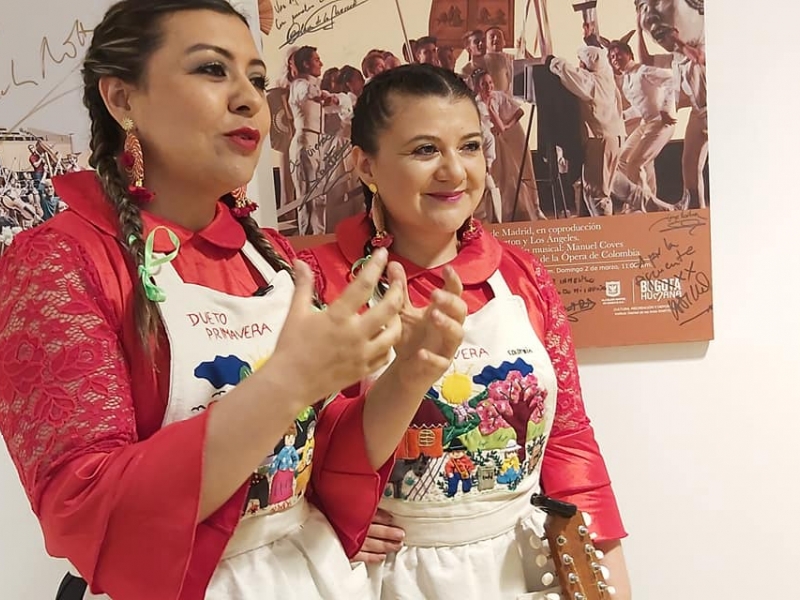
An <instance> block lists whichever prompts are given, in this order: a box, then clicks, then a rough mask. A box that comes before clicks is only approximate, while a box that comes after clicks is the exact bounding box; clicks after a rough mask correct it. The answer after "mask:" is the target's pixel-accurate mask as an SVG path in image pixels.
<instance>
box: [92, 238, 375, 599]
mask: <svg viewBox="0 0 800 600" xmlns="http://www.w3.org/2000/svg"><path fill="white" fill-rule="evenodd" d="M242 252H243V253H244V255H245V257H247V259H249V261H250V262H251V263H252V264H253V266H255V267H256V269H257V270H258V271H259V272H260V273H261V275H262V276H263V277H264V280H265V281H267V282H268V283H269V285H271V286H272V288H271V289H270V290H269V291H268V292H267V293H266V294H265V295H263V296H253V297H246V298H242V297H238V296H232V295H229V294H226V293H223V292H218V291H215V290H212V289H209V288H206V287H203V286H200V285H195V284H189V283H185V282H184V281H183V280H182V279H181V278H180V276H179V275H178V273H177V272H176V271H175V269H174V268H173V267H172V265H171V264H170V263H169V262H168V261H167V262H165V263H164V264H162V265H161V266H160V267H157V268H156V269H155V272H154V276H153V279H154V281H155V283H156V285H157V286H158V287H160V288H161V289H162V290H163V291H164V293H165V294H166V300H165V301H164V302H160V303H159V304H158V306H159V310H160V312H161V317H162V321H163V323H164V327H165V329H166V332H167V335H168V338H169V344H170V354H171V364H170V392H169V403H168V406H167V410H166V413H165V415H164V422H163V425H167V424H169V423H171V422H175V421H180V420H182V419H187V418H189V417H192V416H194V415H196V414H198V413H199V412H201V411H203V410H205V409H206V408H207V407H208V405H209V404H211V403H213V402H217V401H219V400H220V399H223V396H224V394H225V393H226V392H227V391H229V390H230V389H232V388H233V387H234V386H235V385H236V384H237V383H239V382H240V381H241V380H242V379H243V378H244V377H247V376H248V375H249V374H251V373H252V372H253V371H255V370H256V369H257V368H258V367H260V366H261V365H262V364H263V363H264V362H265V361H266V360H267V359H268V358H269V356H270V354H271V352H272V350H273V349H274V347H275V344H276V342H277V339H278V334H279V333H280V330H281V328H282V326H283V323H284V321H285V319H286V315H287V313H288V311H289V307H290V304H291V300H292V295H293V293H294V284H293V282H292V279H291V277H290V276H289V274H288V273H287V272H286V271H280V272H278V273H276V272H275V271H274V270H273V269H272V268H271V267H270V266H269V264H268V263H267V262H266V260H265V259H264V258H263V257H262V256H261V255H260V254H259V253H258V251H257V250H256V249H255V248H254V247H253V246H252V245H251V244H250V243H249V242H248V243H246V244H245V246H244V248H243V249H242ZM264 393H265V395H267V394H269V390H265V392H264ZM223 401H224V399H223ZM315 427H316V412H315V410H314V409H313V408H312V407H309V408H307V409H306V410H304V411H303V412H302V413H301V414H300V415H298V416H297V418H296V419H295V421H294V423H293V424H292V425H291V426H290V427H289V429H288V431H287V432H286V433H285V434H284V437H283V439H282V440H279V441H278V443H277V445H276V446H275V451H274V453H271V454H270V456H268V457H266V458H265V459H264V461H263V463H262V465H261V466H260V467H259V469H258V470H257V471H256V472H255V473H253V476H252V478H251V487H250V492H249V494H248V498H247V501H246V504H245V506H244V507H243V516H242V520H241V521H240V522H239V525H238V526H237V527H236V530H235V531H234V534H233V537H232V538H231V540H230V542H229V543H228V545H227V547H226V548H225V551H224V554H223V557H222V560H221V562H220V564H219V565H218V567H217V569H216V571H215V572H214V574H213V576H212V579H211V582H210V584H209V586H208V590H207V592H206V595H205V598H206V600H267V599H272V598H275V599H280V600H354V599H356V598H362V597H365V596H366V594H367V588H368V582H367V576H366V570H365V568H364V566H363V565H356V566H353V565H351V564H350V562H349V561H348V559H347V556H346V555H345V553H344V550H343V549H342V546H341V544H340V542H339V539H338V538H337V537H336V534H335V533H334V531H333V529H332V528H331V526H330V524H329V523H328V521H327V520H326V519H325V517H324V516H323V515H322V514H321V513H320V512H319V511H318V510H316V509H315V508H314V507H313V506H311V505H310V504H309V503H308V501H307V500H306V498H305V490H306V486H307V485H308V482H309V479H310V476H311V464H312V459H313V453H314V430H315ZM84 598H85V599H88V598H106V596H99V597H97V596H91V595H90V594H89V592H88V590H87V593H86V595H85V596H84Z"/></svg>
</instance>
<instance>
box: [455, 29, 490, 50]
mask: <svg viewBox="0 0 800 600" xmlns="http://www.w3.org/2000/svg"><path fill="white" fill-rule="evenodd" d="M473 37H481V38H484V39H485V38H486V34H485V33H484V31H483V30H482V29H472V30H471V31H468V32H467V33H465V34H464V35H463V36H461V40H462V41H463V42H464V48H468V47H469V41H470V39H471V38H473Z"/></svg>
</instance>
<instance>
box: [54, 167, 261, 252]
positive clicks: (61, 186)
mask: <svg viewBox="0 0 800 600" xmlns="http://www.w3.org/2000/svg"><path fill="white" fill-rule="evenodd" d="M53 186H54V187H55V190H56V194H57V195H58V196H59V197H60V198H61V199H62V200H63V201H64V202H66V203H67V206H69V209H70V210H72V211H73V212H75V213H77V214H78V215H80V216H81V217H82V218H83V219H85V220H86V221H88V222H89V223H91V224H93V225H94V226H95V227H97V228H98V229H100V230H101V231H102V232H104V233H106V234H108V235H111V236H113V237H119V224H118V221H117V215H116V213H115V212H114V209H113V208H112V206H111V204H110V203H109V202H108V200H107V199H106V194H105V191H104V190H103V187H102V185H101V183H100V180H99V179H98V178H97V175H96V174H95V172H94V171H78V172H77V173H69V174H67V175H60V176H58V177H54V178H53ZM142 225H143V228H144V235H145V236H147V235H148V234H149V233H150V231H152V230H153V229H154V228H155V227H158V226H164V227H168V228H169V229H171V230H172V231H173V232H174V233H175V235H177V236H178V239H179V240H180V242H181V245H184V244H186V243H189V242H190V241H191V240H192V238H194V237H195V236H196V237H198V238H200V239H202V240H204V241H206V242H208V243H210V244H213V245H214V246H218V247H220V248H226V249H230V250H239V249H241V248H242V246H244V242H245V239H246V236H245V233H244V229H242V226H241V225H240V224H239V222H238V221H237V220H236V218H235V217H234V216H233V215H232V214H231V212H230V209H229V208H228V207H227V206H226V205H225V204H224V203H223V202H218V203H217V209H216V213H215V215H214V219H213V220H212V221H211V223H209V224H208V225H207V226H206V227H204V228H203V229H201V230H200V231H191V230H189V229H186V228H184V227H181V226H180V225H178V224H177V223H172V222H171V221H167V220H166V219H162V218H161V217H158V216H156V215H154V214H152V213H149V212H147V211H146V210H143V211H142ZM153 249H154V250H155V251H156V252H169V251H170V250H172V244H171V243H170V241H169V239H168V237H167V236H166V235H164V236H162V235H158V236H156V240H155V245H154V247H153Z"/></svg>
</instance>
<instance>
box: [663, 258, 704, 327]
mask: <svg viewBox="0 0 800 600" xmlns="http://www.w3.org/2000/svg"><path fill="white" fill-rule="evenodd" d="M691 266H692V267H693V266H694V263H692V265H691ZM684 271H686V272H687V273H686V274H685V275H684V277H685V282H686V283H685V285H682V286H681V288H682V289H683V290H686V291H684V292H683V293H682V294H681V295H680V296H679V297H677V298H671V299H670V300H669V308H670V311H671V312H672V316H673V317H674V318H675V320H676V321H678V324H679V325H686V324H687V323H691V322H692V321H694V320H695V319H698V318H700V317H701V316H703V315H704V314H707V313H710V312H711V311H712V310H713V305H712V304H711V303H709V304H708V305H707V306H705V307H703V308H701V310H700V311H697V305H698V304H700V305H701V307H702V306H703V302H702V301H703V300H706V299H707V297H706V295H707V294H708V293H709V292H710V291H711V280H710V279H709V278H708V275H707V274H706V273H705V272H704V271H697V272H695V271H694V270H693V269H691V268H690V269H684ZM687 288H688V289H687Z"/></svg>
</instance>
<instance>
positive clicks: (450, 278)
mask: <svg viewBox="0 0 800 600" xmlns="http://www.w3.org/2000/svg"><path fill="white" fill-rule="evenodd" d="M402 269H403V268H402V266H400V265H399V264H396V263H392V264H390V265H389V268H388V275H389V281H390V282H391V283H392V284H393V285H394V284H398V285H400V287H401V291H402V297H403V308H402V310H401V311H400V319H401V322H402V324H403V330H402V334H401V337H400V340H399V341H398V343H397V344H396V345H395V347H394V349H395V353H396V355H397V356H396V358H395V363H396V367H395V368H400V369H402V374H403V376H407V377H410V378H414V379H419V380H421V381H424V382H427V385H432V384H433V383H435V382H436V380H437V379H439V377H441V376H442V375H443V374H444V373H445V372H446V371H447V369H448V367H449V366H450V363H451V362H452V359H453V356H454V355H455V353H456V351H457V350H458V347H459V346H460V345H461V342H462V341H463V338H464V330H463V329H462V325H463V323H464V319H465V318H466V316H467V305H466V303H465V302H464V301H463V300H462V299H461V293H462V291H463V286H462V285H461V280H460V279H459V278H458V275H457V274H456V272H455V271H454V270H453V269H452V268H451V267H446V268H445V269H444V273H443V275H444V287H443V288H442V289H439V290H434V292H433V294H432V295H431V302H430V304H428V306H426V307H424V308H423V307H416V306H414V304H413V303H412V302H411V299H410V298H409V296H408V286H407V282H406V279H405V273H404V272H403V270H402Z"/></svg>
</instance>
